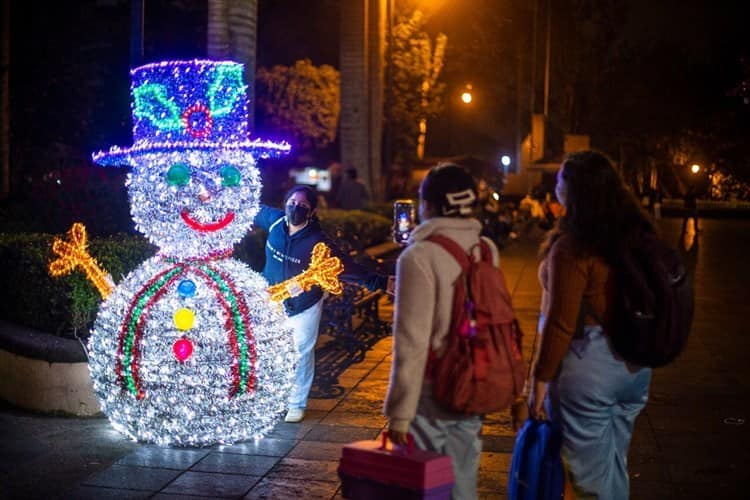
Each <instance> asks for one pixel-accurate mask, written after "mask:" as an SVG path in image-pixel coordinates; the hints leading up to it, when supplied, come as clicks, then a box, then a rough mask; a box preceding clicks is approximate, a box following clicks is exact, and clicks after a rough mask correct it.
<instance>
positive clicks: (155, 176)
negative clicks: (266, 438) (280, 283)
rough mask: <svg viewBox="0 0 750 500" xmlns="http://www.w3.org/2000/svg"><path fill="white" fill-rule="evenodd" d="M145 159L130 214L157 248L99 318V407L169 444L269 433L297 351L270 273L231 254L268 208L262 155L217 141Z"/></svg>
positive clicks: (125, 426) (95, 335) (95, 345)
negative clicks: (262, 199)
mask: <svg viewBox="0 0 750 500" xmlns="http://www.w3.org/2000/svg"><path fill="white" fill-rule="evenodd" d="M139 161H140V162H141V163H139V164H136V165H135V168H134V170H133V172H132V173H131V174H130V177H129V179H128V189H129V195H130V202H131V212H132V215H133V219H134V220H135V222H136V226H137V228H138V229H139V230H140V231H141V232H143V233H144V234H145V235H146V236H147V237H148V238H149V239H150V240H151V241H152V243H154V244H155V245H157V246H158V247H159V249H160V251H159V254H157V256H155V257H153V258H151V259H149V260H148V261H146V262H144V263H143V264H142V265H140V266H139V267H138V268H137V269H135V270H134V271H133V272H131V273H130V274H129V275H128V276H126V277H125V278H124V279H123V280H122V281H121V282H120V283H119V284H118V285H117V286H116V287H115V289H114V291H113V292H112V294H111V295H110V296H108V297H107V298H106V300H105V301H104V302H103V304H102V306H101V308H100V311H99V314H98V316H97V319H96V322H95V325H94V330H93V332H92V336H91V338H90V341H89V366H90V370H91V374H92V380H93V382H94V390H95V392H96V394H97V396H98V397H99V399H100V401H101V405H102V410H103V411H104V413H105V414H106V415H107V416H108V417H109V419H110V420H111V422H112V423H113V424H114V426H115V427H116V428H118V430H120V431H122V432H124V433H126V434H127V435H129V436H131V437H132V438H134V439H137V440H139V441H144V442H152V443H157V444H160V445H183V446H186V445H187V446H200V445H209V444H213V443H229V442H234V441H238V440H243V439H248V438H254V437H255V438H257V437H260V436H262V435H263V434H264V433H265V432H267V431H268V430H269V429H270V428H271V427H272V426H273V425H274V424H275V423H276V422H277V421H278V418H279V416H280V414H281V413H282V412H283V411H284V409H285V408H286V402H287V398H288V395H289V392H290V390H291V387H292V383H293V379H294V364H295V362H296V358H297V353H296V350H295V348H294V344H293V337H292V333H291V331H290V329H289V328H288V327H287V326H286V315H285V313H284V312H283V310H282V308H281V307H280V306H279V305H277V304H274V303H271V302H270V301H269V296H268V293H267V291H266V288H267V286H268V284H267V282H266V281H265V280H264V279H263V277H262V276H261V275H260V274H258V273H257V272H255V271H253V270H252V269H250V268H249V267H248V266H247V265H246V264H244V263H242V262H240V261H237V260H235V259H233V258H231V257H230V254H231V250H230V249H231V248H232V245H233V243H235V242H237V241H239V240H240V239H241V238H242V237H243V236H244V234H245V233H246V232H247V231H248V230H249V229H250V228H251V225H252V220H253V217H254V216H255V214H256V213H257V211H258V208H259V195H260V179H259V173H258V171H257V169H256V168H255V164H254V160H253V159H252V157H251V156H250V155H248V154H246V153H242V152H239V151H232V150H213V151H188V152H185V151H175V152H162V153H159V154H158V155H153V156H144V157H142V158H139Z"/></svg>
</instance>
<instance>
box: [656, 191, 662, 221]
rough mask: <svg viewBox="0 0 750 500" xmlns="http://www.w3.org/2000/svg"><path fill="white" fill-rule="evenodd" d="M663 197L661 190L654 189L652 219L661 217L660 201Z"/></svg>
mask: <svg viewBox="0 0 750 500" xmlns="http://www.w3.org/2000/svg"><path fill="white" fill-rule="evenodd" d="M663 199H664V195H663V194H662V193H661V190H659V189H655V190H654V220H659V219H661V202H662V200H663Z"/></svg>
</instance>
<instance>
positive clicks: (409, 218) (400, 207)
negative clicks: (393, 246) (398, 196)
mask: <svg viewBox="0 0 750 500" xmlns="http://www.w3.org/2000/svg"><path fill="white" fill-rule="evenodd" d="M416 226H417V207H416V204H415V203H414V200H396V201H394V202H393V241H395V242H396V243H398V244H399V245H406V242H407V241H408V240H409V235H410V234H411V232H412V230H413V229H414V228H415V227H416Z"/></svg>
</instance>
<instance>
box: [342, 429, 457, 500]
mask: <svg viewBox="0 0 750 500" xmlns="http://www.w3.org/2000/svg"><path fill="white" fill-rule="evenodd" d="M338 471H339V476H340V477H341V483H342V494H343V496H344V498H354V499H357V500H360V499H369V498H372V499H375V498H377V499H378V500H380V499H382V498H385V497H387V498H388V499H389V500H406V499H409V500H411V499H431V500H432V499H434V500H438V499H449V498H450V494H451V490H452V489H453V484H454V481H455V480H454V477H453V465H452V464H451V459H450V457H448V456H446V455H440V454H438V453H434V452H431V451H425V450H420V449H417V448H414V446H413V445H410V446H409V447H391V448H388V447H386V446H385V439H383V440H371V441H357V442H355V443H351V444H347V445H345V446H344V448H343V450H342V452H341V460H340V461H339V469H338Z"/></svg>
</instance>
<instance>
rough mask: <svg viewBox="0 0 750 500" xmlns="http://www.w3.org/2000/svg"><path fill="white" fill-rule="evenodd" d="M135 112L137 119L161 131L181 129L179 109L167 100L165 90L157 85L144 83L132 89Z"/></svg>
mask: <svg viewBox="0 0 750 500" xmlns="http://www.w3.org/2000/svg"><path fill="white" fill-rule="evenodd" d="M133 97H134V104H135V110H134V111H133V114H134V115H135V116H137V117H138V118H144V119H147V120H149V121H150V122H151V123H152V124H153V125H154V126H155V127H157V128H158V129H161V130H179V129H181V128H182V119H181V117H180V109H179V107H178V106H177V104H175V103H174V102H173V101H172V100H170V99H169V96H168V93H167V88H166V87H165V86H164V85H162V84H159V83H144V84H143V85H141V86H139V87H136V88H135V89H133Z"/></svg>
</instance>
